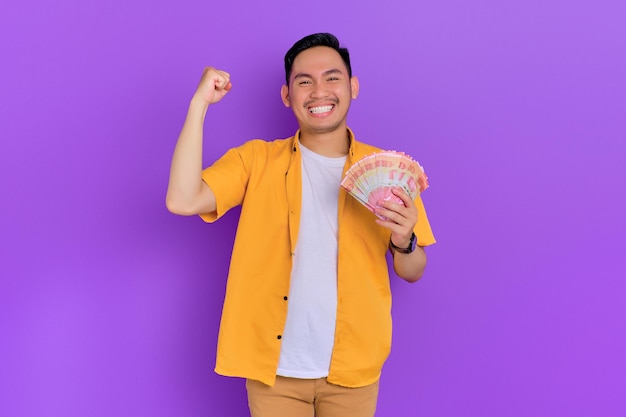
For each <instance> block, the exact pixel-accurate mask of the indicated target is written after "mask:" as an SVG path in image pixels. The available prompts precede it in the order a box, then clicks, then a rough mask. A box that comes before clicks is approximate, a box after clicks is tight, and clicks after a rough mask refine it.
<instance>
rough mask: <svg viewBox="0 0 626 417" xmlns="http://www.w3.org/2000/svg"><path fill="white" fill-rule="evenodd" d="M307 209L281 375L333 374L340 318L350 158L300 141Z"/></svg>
mask: <svg viewBox="0 0 626 417" xmlns="http://www.w3.org/2000/svg"><path fill="white" fill-rule="evenodd" d="M300 149H301V152H302V213H301V215H300V229H299V232H298V242H297V244H296V251H295V255H294V259H293V269H292V271H291V287H290V290H289V304H288V311H287V322H286V325H285V330H284V332H283V337H282V340H281V343H282V344H281V352H280V360H279V362H278V371H277V374H278V375H281V376H287V377H292V378H323V377H326V376H328V369H329V367H330V359H331V355H332V350H333V345H334V340H335V320H336V316H337V205H338V200H339V184H340V182H341V176H342V174H343V167H344V164H345V161H346V157H341V158H329V157H325V156H322V155H319V154H316V153H314V152H313V151H311V150H309V149H307V148H305V147H304V146H302V145H300Z"/></svg>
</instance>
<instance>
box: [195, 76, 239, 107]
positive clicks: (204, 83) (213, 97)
mask: <svg viewBox="0 0 626 417" xmlns="http://www.w3.org/2000/svg"><path fill="white" fill-rule="evenodd" d="M231 87H232V84H231V82H230V74H229V73H227V72H225V71H221V70H218V69H216V68H213V67H206V68H205V69H204V71H203V72H202V78H201V79H200V83H198V88H197V89H196V92H195V94H194V99H199V100H202V101H203V102H204V103H205V104H206V105H209V104H214V103H217V102H218V101H220V100H221V99H222V98H224V96H225V95H226V93H228V91H229V90H230V88H231Z"/></svg>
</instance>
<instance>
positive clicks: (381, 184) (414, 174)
mask: <svg viewBox="0 0 626 417" xmlns="http://www.w3.org/2000/svg"><path fill="white" fill-rule="evenodd" d="M341 186H342V187H343V188H344V189H345V190H346V191H347V192H348V193H349V194H350V195H352V196H353V197H354V198H356V199H357V200H358V201H359V202H360V203H361V204H363V205H364V206H365V207H367V208H368V209H369V210H370V211H372V212H374V213H375V209H376V207H378V202H379V201H393V202H395V203H398V204H403V202H402V200H401V199H400V198H399V197H398V196H396V195H395V194H393V193H392V192H391V190H392V189H393V188H398V187H399V188H402V189H403V190H404V191H405V192H406V193H407V194H408V195H409V196H410V197H411V199H415V197H417V195H418V194H419V193H421V192H422V191H424V190H425V189H426V188H428V177H427V176H426V174H425V173H424V168H422V166H421V165H420V164H418V163H417V161H415V160H414V159H413V158H411V157H410V156H409V155H407V154H405V153H404V152H396V151H380V152H376V153H373V154H370V155H367V156H365V157H363V158H362V159H360V160H359V161H357V162H355V163H354V164H353V165H352V166H351V167H350V168H349V169H348V171H346V175H345V177H344V178H343V180H342V181H341ZM379 217H380V216H379Z"/></svg>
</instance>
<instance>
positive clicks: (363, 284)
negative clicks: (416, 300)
mask: <svg viewBox="0 0 626 417" xmlns="http://www.w3.org/2000/svg"><path fill="white" fill-rule="evenodd" d="M298 134H299V132H298V133H296V135H295V136H293V137H291V138H288V139H280V140H275V141H273V142H266V141H262V140H252V141H249V142H246V143H245V144H243V145H242V146H240V147H237V148H234V149H231V150H229V151H228V152H226V154H224V156H222V157H221V158H220V159H219V160H218V161H216V162H215V163H214V164H213V165H212V166H210V167H209V168H206V169H205V170H204V171H203V173H202V178H203V180H204V181H205V182H206V183H207V184H208V185H209V187H210V188H211V190H212V191H213V193H214V194H215V198H216V202H217V210H216V211H215V212H213V213H207V214H202V215H201V217H202V218H203V219H204V220H205V221H207V222H213V221H215V220H217V219H218V218H220V217H221V216H222V215H223V214H224V213H226V212H227V211H228V210H229V209H230V208H232V207H235V206H237V205H241V206H242V207H241V214H240V218H239V225H238V228H237V235H236V237H235V244H234V248H233V253H232V258H231V263H230V270H229V274H228V283H227V286H226V297H225V301H224V307H223V311H222V319H221V324H220V332H219V338H218V346H217V363H216V367H215V372H217V373H218V374H221V375H226V376H237V377H243V378H249V379H255V380H258V381H261V382H263V383H265V384H267V385H273V384H274V380H275V378H276V369H277V367H278V359H279V356H280V347H281V338H282V332H283V328H284V326H285V321H286V318H287V307H288V303H289V300H288V297H287V296H288V294H289V283H290V276H291V265H292V255H293V254H294V252H295V248H296V242H297V239H298V227H299V225H300V207H301V200H302V187H301V184H302V179H301V158H300V150H299V145H298V140H297V137H298ZM349 134H350V150H349V153H348V158H347V160H346V165H345V167H344V173H345V171H346V170H347V169H348V168H349V167H350V166H351V165H352V164H353V163H354V162H356V161H357V160H359V159H360V158H362V157H363V156H365V155H368V154H371V153H372V152H375V151H378V150H380V149H379V148H376V147H373V146H370V145H366V144H364V143H360V142H357V141H356V140H355V139H354V135H353V133H352V131H350V130H349ZM337 188H338V192H339V208H338V222H339V231H338V259H337V322H336V328H335V343H334V348H333V353H332V359H331V364H330V369H329V374H328V382H330V383H333V384H336V385H342V386H346V387H360V386H365V385H368V384H371V383H374V382H375V381H376V380H377V379H378V378H379V377H380V373H381V369H382V366H383V363H384V362H385V360H386V359H387V357H388V355H389V351H390V348H391V291H390V285H389V274H388V269H387V261H386V257H385V255H386V253H387V250H388V244H389V237H390V232H389V231H388V230H387V229H385V228H383V227H380V226H378V225H377V224H376V223H375V221H374V220H375V216H374V214H373V213H371V212H370V211H369V210H367V209H366V208H365V207H364V206H362V205H361V204H360V203H358V202H357V200H356V199H354V198H352V197H350V196H349V195H348V194H347V193H346V192H345V191H344V190H343V189H342V188H340V187H339V185H337ZM415 202H416V205H417V209H418V222H417V225H416V226H415V234H416V236H417V239H418V245H420V246H427V245H430V244H432V243H434V242H435V239H434V237H433V234H432V231H431V229H430V225H429V223H428V219H427V217H426V212H425V210H424V206H423V204H422V200H421V199H420V197H417V198H416V201H415Z"/></svg>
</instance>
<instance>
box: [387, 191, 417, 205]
mask: <svg viewBox="0 0 626 417" xmlns="http://www.w3.org/2000/svg"><path fill="white" fill-rule="evenodd" d="M391 192H392V193H393V194H394V195H395V196H397V197H399V198H400V200H402V202H403V203H404V207H411V206H412V205H413V204H414V203H413V200H412V199H411V196H409V195H408V194H407V193H406V191H404V190H403V189H402V188H393V189H392V190H391Z"/></svg>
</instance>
